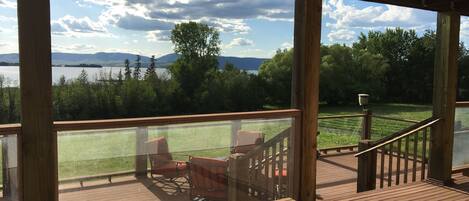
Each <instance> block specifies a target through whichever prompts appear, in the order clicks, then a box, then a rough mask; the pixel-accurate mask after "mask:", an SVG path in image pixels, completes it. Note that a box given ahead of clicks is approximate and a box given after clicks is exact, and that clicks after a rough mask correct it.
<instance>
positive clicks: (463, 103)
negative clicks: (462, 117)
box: [456, 101, 469, 107]
mask: <svg viewBox="0 0 469 201" xmlns="http://www.w3.org/2000/svg"><path fill="white" fill-rule="evenodd" d="M456 107H469V101H461V102H457V103H456Z"/></svg>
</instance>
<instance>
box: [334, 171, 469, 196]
mask: <svg viewBox="0 0 469 201" xmlns="http://www.w3.org/2000/svg"><path fill="white" fill-rule="evenodd" d="M453 179H454V181H455V184H454V185H451V186H443V185H442V184H441V183H440V182H435V181H431V180H427V181H420V182H417V183H413V184H406V185H402V186H395V187H391V188H387V189H382V190H377V191H370V192H364V193H359V194H354V195H344V196H341V197H336V198H334V199H331V200H345V201H353V200H360V201H362V200H399V201H401V200H402V201H405V200H425V201H432V200H469V177H466V176H463V175H462V174H455V175H453Z"/></svg>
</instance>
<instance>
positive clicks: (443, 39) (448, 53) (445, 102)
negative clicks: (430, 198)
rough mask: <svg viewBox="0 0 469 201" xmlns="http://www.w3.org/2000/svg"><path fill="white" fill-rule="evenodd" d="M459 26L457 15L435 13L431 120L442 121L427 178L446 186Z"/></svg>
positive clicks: (435, 131) (434, 136)
mask: <svg viewBox="0 0 469 201" xmlns="http://www.w3.org/2000/svg"><path fill="white" fill-rule="evenodd" d="M460 23H461V16H460V15H459V14H458V13H456V12H439V13H438V23H437V46H436V53H435V70H434V84H433V85H434V86H433V87H434V89H433V116H434V117H439V118H442V121H440V122H438V123H437V124H436V125H435V126H434V127H433V128H432V133H431V135H432V140H431V150H430V157H431V158H430V166H429V177H430V178H433V179H437V180H440V181H443V182H445V183H446V182H450V181H451V172H452V171H451V170H452V158H453V143H454V142H453V137H454V136H453V135H454V118H455V107H456V91H457V90H456V88H457V80H458V76H457V74H458V55H459V29H460Z"/></svg>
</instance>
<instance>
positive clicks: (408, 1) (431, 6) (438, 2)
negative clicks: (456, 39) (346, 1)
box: [363, 0, 469, 16]
mask: <svg viewBox="0 0 469 201" xmlns="http://www.w3.org/2000/svg"><path fill="white" fill-rule="evenodd" d="M363 1H369V2H375V3H384V4H391V5H397V6H405V7H411V8H418V9H424V10H431V11H440V12H447V11H456V12H458V13H460V14H461V15H464V16H469V1H467V0H363Z"/></svg>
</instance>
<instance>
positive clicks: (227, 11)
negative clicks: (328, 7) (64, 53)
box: [83, 0, 294, 34]
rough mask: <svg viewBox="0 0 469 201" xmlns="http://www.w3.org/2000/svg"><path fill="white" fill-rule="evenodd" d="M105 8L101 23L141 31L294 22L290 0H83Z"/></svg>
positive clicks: (241, 29)
mask: <svg viewBox="0 0 469 201" xmlns="http://www.w3.org/2000/svg"><path fill="white" fill-rule="evenodd" d="M83 1H84V2H87V3H93V4H96V5H101V6H104V7H105V8H106V9H105V11H104V12H103V13H102V14H101V16H100V21H102V22H106V23H109V24H113V25H116V26H117V27H120V28H125V29H130V30H138V31H164V30H168V29H171V28H172V26H171V25H174V24H177V23H181V22H187V21H196V22H202V23H206V24H209V25H210V26H213V27H216V28H217V29H218V30H219V31H221V32H227V33H235V34H246V33H248V32H249V31H250V27H249V26H248V25H247V23H246V20H248V19H264V20H271V21H272V20H283V21H292V20H293V15H294V12H293V11H294V9H293V7H294V1H291V0H222V1H214V0H170V1H163V0H83Z"/></svg>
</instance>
